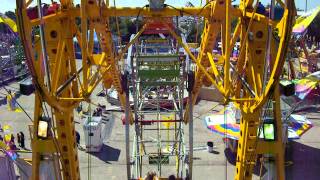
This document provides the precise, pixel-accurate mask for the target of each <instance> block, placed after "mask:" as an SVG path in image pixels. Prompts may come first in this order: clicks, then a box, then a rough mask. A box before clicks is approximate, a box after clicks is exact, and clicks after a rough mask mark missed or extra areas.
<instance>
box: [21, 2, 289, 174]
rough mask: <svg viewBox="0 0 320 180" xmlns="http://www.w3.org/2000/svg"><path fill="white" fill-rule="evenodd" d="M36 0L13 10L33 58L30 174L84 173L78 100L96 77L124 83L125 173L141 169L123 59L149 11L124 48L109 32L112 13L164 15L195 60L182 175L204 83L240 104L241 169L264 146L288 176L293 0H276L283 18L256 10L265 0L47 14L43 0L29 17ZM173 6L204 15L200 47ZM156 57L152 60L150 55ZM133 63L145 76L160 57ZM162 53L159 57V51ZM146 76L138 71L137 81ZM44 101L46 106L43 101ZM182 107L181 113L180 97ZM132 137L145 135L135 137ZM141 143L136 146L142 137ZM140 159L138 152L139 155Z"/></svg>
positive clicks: (85, 6) (157, 18)
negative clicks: (286, 117)
mask: <svg viewBox="0 0 320 180" xmlns="http://www.w3.org/2000/svg"><path fill="white" fill-rule="evenodd" d="M31 2H32V0H29V1H25V0H17V11H16V12H17V15H18V16H17V17H18V29H19V33H20V36H21V39H22V42H23V45H24V51H25V54H26V59H27V64H28V67H29V70H30V72H31V75H32V78H33V83H34V86H35V88H36V92H35V111H34V121H33V122H34V124H33V138H32V150H33V154H32V179H40V177H44V176H50V175H54V177H50V178H53V179H80V172H79V158H78V155H77V148H76V142H75V126H74V116H73V110H74V108H76V107H77V106H78V104H79V103H80V102H81V101H87V102H90V95H91V94H92V92H93V90H94V89H95V88H96V87H97V85H98V84H99V83H103V85H104V86H105V87H106V88H107V89H108V88H110V87H111V86H114V87H115V89H116V90H117V91H118V96H119V100H120V103H121V106H122V107H123V109H124V110H125V112H126V116H125V117H126V120H125V129H126V158H127V176H128V179H136V178H140V177H141V174H139V170H138V171H136V172H138V173H136V174H135V175H133V174H132V171H131V165H132V162H131V161H130V156H129V152H130V149H129V147H130V145H129V135H130V134H129V125H130V124H134V122H137V121H142V119H141V118H140V120H139V117H137V115H138V114H139V112H137V111H139V109H138V108H137V105H138V104H137V105H135V106H134V111H132V110H131V108H130V104H129V103H128V102H129V101H128V99H129V88H128V78H127V75H126V73H125V71H124V70H123V69H122V67H121V66H120V65H119V61H120V60H121V59H122V58H123V55H124V54H125V53H126V52H127V50H128V48H129V47H130V46H132V45H133V44H134V43H136V42H137V41H138V39H139V37H140V36H141V34H142V33H143V32H144V31H145V29H146V28H147V27H148V26H149V24H150V23H149V22H148V21H146V22H145V24H144V25H143V26H142V28H141V29H140V30H139V31H138V32H137V33H136V35H135V36H134V37H133V38H131V41H130V42H129V43H128V44H127V45H126V46H125V47H124V48H123V49H121V50H120V51H116V50H115V47H114V46H113V41H112V36H111V30H110V18H111V17H121V16H141V17H148V18H150V19H152V20H153V21H154V22H160V23H162V24H163V25H164V26H165V28H166V29H167V30H168V32H169V33H170V35H171V36H172V37H173V38H174V39H175V40H176V42H177V43H178V44H179V45H180V46H181V47H183V48H184V50H185V52H186V54H187V55H188V56H189V57H190V59H191V60H192V61H193V63H194V64H195V65H196V69H195V71H192V70H190V68H187V69H186V72H187V74H188V75H187V76H188V78H187V79H186V81H188V88H187V89H188V91H189V100H188V103H187V105H186V109H185V112H184V115H180V116H179V118H181V117H183V121H184V122H185V123H187V124H189V154H188V157H189V159H188V166H189V168H188V173H187V174H185V176H184V177H188V178H189V179H191V178H192V158H193V157H192V151H193V147H192V146H193V145H192V142H193V141H192V133H193V119H192V109H193V105H194V103H195V101H196V98H197V96H198V94H199V90H200V88H201V87H202V86H203V85H211V84H212V85H214V86H215V87H216V88H217V89H218V90H219V92H220V93H221V94H222V95H223V96H224V98H225V103H226V104H227V103H228V102H230V101H232V102H233V103H234V105H235V106H236V107H237V108H239V109H240V110H241V120H240V128H241V130H240V137H239V143H238V147H237V148H238V149H237V157H236V176H235V179H251V178H252V170H253V166H254V165H255V164H256V161H257V156H258V154H262V155H266V154H268V157H270V156H272V157H274V159H275V162H276V167H277V168H276V172H277V173H276V174H277V179H285V175H284V144H283V138H282V122H281V113H280V104H279V103H280V101H279V93H278V92H279V91H278V88H279V87H278V83H279V77H280V75H281V73H282V67H283V65H284V62H285V55H286V51H287V47H288V43H289V39H290V33H291V31H292V24H293V18H294V16H295V7H294V1H293V0H286V1H281V0H277V3H278V4H279V5H280V6H281V7H282V8H283V10H284V12H283V15H282V16H281V18H280V19H278V20H275V19H273V18H272V16H271V17H270V18H269V17H266V16H265V15H263V14H259V12H258V11H257V8H258V5H259V1H254V0H241V1H240V5H239V7H235V6H233V5H232V4H231V0H216V1H207V3H206V4H205V5H204V6H203V7H187V8H176V7H172V6H170V5H166V4H163V2H162V1H157V2H155V1H152V0H151V1H150V5H146V6H144V7H142V8H133V7H111V6H109V1H101V0H100V1H98V0H81V4H80V6H75V5H74V3H73V1H71V0H61V1H60V6H57V5H56V4H55V5H54V8H52V9H53V10H52V11H53V12H52V13H50V14H48V15H45V16H44V14H43V12H42V8H41V6H38V16H33V17H30V16H28V13H27V12H28V8H29V6H30V4H31ZM38 2H39V1H38ZM161 2H162V3H161ZM175 16H199V17H202V18H203V19H204V21H205V26H204V30H203V34H202V39H201V45H200V52H199V54H198V56H197V57H195V56H194V55H193V54H192V53H191V51H190V49H189V47H188V45H187V44H186V43H185V42H184V41H183V40H182V38H181V37H180V35H179V34H178V33H177V32H176V31H175V29H173V28H172V27H171V26H170V25H169V24H168V22H167V21H165V19H166V18H168V17H175ZM76 19H80V20H81V25H80V26H77V25H76ZM233 19H237V25H236V27H235V29H231V21H232V20H233ZM36 27H37V28H38V29H39V33H38V34H37V33H35V31H34V30H35V29H36ZM88 32H89V33H88ZM94 32H95V33H96V34H97V36H98V40H99V42H100V44H101V52H102V53H99V54H96V53H94V51H93V43H94V42H93V34H94ZM73 37H76V38H77V40H78V42H79V45H80V48H81V55H82V60H81V63H77V61H76V59H75V56H74V54H75V52H74V46H73ZM219 40H220V41H221V47H222V54H214V53H212V50H213V48H214V47H215V45H216V43H217V41H219ZM238 40H240V52H239V57H238V59H237V61H236V62H230V56H231V51H232V49H233V47H234V46H235V43H236V42H237V41H238ZM157 62H158V61H157V60H156V61H155V62H154V63H155V64H156V63H157ZM136 63H137V64H136V66H135V68H136V69H134V73H135V78H136V80H137V81H138V82H139V78H140V79H141V78H143V67H142V66H144V65H145V64H144V63H147V65H146V66H147V68H149V70H153V69H152V67H153V66H154V65H152V63H153V62H152V63H151V62H147V61H144V60H143V58H141V56H139V55H137V57H136ZM139 63H140V64H139ZM148 63H149V64H148ZM159 63H162V61H161V60H159ZM139 65H141V66H139ZM139 67H141V68H142V69H139ZM150 68H151V69H150ZM141 70H142V71H141ZM139 71H140V72H139ZM179 71H180V70H179ZM141 72H142V74H141ZM141 75H142V76H141ZM148 78H150V76H148ZM158 83H159V82H158ZM144 85H145V84H143V83H142V81H141V83H140V84H139V83H138V84H137V87H139V86H144ZM155 86H158V84H156V85H155ZM137 87H135V88H137ZM135 88H134V89H135ZM137 90H138V89H135V91H136V94H135V96H137V95H138V94H139V93H138V91H137ZM180 91H181V90H180ZM266 104H267V105H266ZM270 104H272V107H273V108H272V113H271V114H273V116H272V117H273V118H272V119H271V121H270V119H269V120H268V121H266V119H265V118H264V117H265V113H266V110H264V107H266V106H267V107H270ZM48 105H49V106H50V109H49V110H47V108H46V106H48ZM179 108H180V110H179V112H180V113H181V110H182V105H181V106H179ZM132 112H135V113H134V114H133V113H132ZM158 116H159V115H158ZM268 117H270V116H268ZM178 120H179V119H178ZM181 120H182V119H181ZM135 124H136V125H137V123H135ZM158 127H159V126H158ZM264 127H275V128H274V129H275V132H274V133H275V134H274V136H273V137H274V138H272V139H271V140H270V139H268V138H264V139H261V138H260V137H259V134H260V131H261V129H262V130H264ZM136 132H139V131H137V130H136ZM190 133H191V134H190ZM266 140H269V141H266ZM136 141H137V142H138V141H139V137H137V138H136ZM140 149H141V148H140ZM136 151H139V150H138V146H137V149H136ZM159 152H160V151H159ZM157 155H159V153H157ZM160 157H161V156H160ZM157 158H159V156H157ZM157 158H155V159H157ZM136 159H137V160H138V159H140V157H138V156H137V158H136ZM48 162H49V163H48ZM136 163H137V162H136ZM47 164H50V165H51V167H52V168H51V170H52V171H50V172H51V174H50V173H47V172H43V171H42V169H43V167H44V166H46V165H47ZM140 166H141V165H140ZM137 167H138V166H137ZM180 174H181V173H180ZM177 175H179V172H177ZM184 177H182V176H179V178H184ZM48 178H49V177H48Z"/></svg>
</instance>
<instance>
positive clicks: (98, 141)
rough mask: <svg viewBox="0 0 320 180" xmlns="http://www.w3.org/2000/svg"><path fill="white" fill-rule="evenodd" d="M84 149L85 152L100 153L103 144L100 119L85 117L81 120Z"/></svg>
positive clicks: (97, 117)
mask: <svg viewBox="0 0 320 180" xmlns="http://www.w3.org/2000/svg"><path fill="white" fill-rule="evenodd" d="M83 122H84V123H83V131H84V140H85V148H86V151H87V152H100V151H101V148H102V144H103V137H102V117H101V116H92V117H90V116H85V117H84V118H83Z"/></svg>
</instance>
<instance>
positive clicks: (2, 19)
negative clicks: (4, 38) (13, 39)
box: [0, 13, 18, 33]
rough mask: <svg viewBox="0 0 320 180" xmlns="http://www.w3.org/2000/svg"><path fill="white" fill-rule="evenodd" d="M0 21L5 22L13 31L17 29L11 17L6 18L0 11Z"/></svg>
mask: <svg viewBox="0 0 320 180" xmlns="http://www.w3.org/2000/svg"><path fill="white" fill-rule="evenodd" d="M0 23H5V24H6V25H8V26H9V27H10V29H11V30H12V31H13V32H15V33H16V32H17V31H18V29H17V24H16V23H15V22H14V21H13V20H12V19H10V18H8V17H7V16H5V15H3V14H1V13H0Z"/></svg>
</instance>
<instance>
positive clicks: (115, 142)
mask: <svg viewBox="0 0 320 180" xmlns="http://www.w3.org/2000/svg"><path fill="white" fill-rule="evenodd" d="M7 88H9V89H11V90H18V89H17V88H18V84H17V83H13V84H11V85H10V86H9V87H7ZM98 91H99V89H97V91H96V92H95V93H94V94H93V95H92V99H93V101H95V102H96V101H98V102H99V103H101V104H106V105H107V107H111V105H110V104H108V103H107V102H106V101H105V99H104V98H101V97H97V96H95V95H96V94H97V92H98ZM0 94H1V96H4V95H5V94H6V93H5V91H4V90H3V89H2V88H0ZM2 94H3V95H2ZM18 102H19V103H20V104H21V106H22V107H23V108H24V109H25V111H26V112H27V113H28V114H29V115H30V116H31V117H33V107H34V95H30V96H20V98H19V99H18ZM213 107H215V108H214V109H212V108H213ZM222 108H223V106H222V105H219V104H218V103H217V102H209V101H200V102H199V104H197V105H196V106H195V108H194V147H195V148H197V147H199V149H201V147H204V146H206V143H207V141H213V142H214V144H215V146H216V147H215V149H214V150H215V153H208V152H207V151H206V150H197V151H195V152H194V166H193V177H194V179H196V180H211V179H217V180H224V179H226V180H229V179H230V180H231V179H234V174H235V166H234V165H235V161H234V156H233V155H232V154H230V153H229V152H228V151H226V150H225V144H224V142H223V141H222V136H220V135H218V134H215V133H212V132H210V131H209V130H208V129H207V128H206V126H205V124H204V121H203V117H204V116H205V115H206V114H208V113H210V112H215V111H219V110H220V109H222ZM299 113H300V114H305V115H306V116H307V117H308V118H309V119H310V120H311V121H312V122H313V124H314V127H313V128H311V129H310V130H309V131H307V132H306V133H305V134H304V135H303V136H302V138H301V139H299V140H295V141H293V142H291V143H290V144H289V145H288V146H289V147H290V149H289V150H288V151H287V159H288V160H290V161H292V162H293V163H291V164H289V165H288V166H287V167H286V174H287V178H286V179H290V180H300V179H306V180H317V179H319V177H320V140H319V135H320V134H319V132H320V116H319V114H320V109H319V108H314V109H311V110H309V111H308V112H306V111H302V112H299ZM75 114H76V113H75ZM120 116H121V113H119V112H114V117H115V119H114V122H112V127H110V131H111V132H109V137H108V138H106V139H105V140H104V145H103V148H102V151H101V152H100V153H86V152H84V151H79V160H80V173H81V179H94V180H100V179H101V180H102V179H111V180H113V179H117V180H119V179H120V180H124V179H126V159H125V135H124V134H125V129H124V126H123V125H122V123H121V120H120ZM75 121H76V129H77V130H78V131H79V132H80V136H81V140H80V141H81V142H80V144H82V145H84V138H83V137H84V135H83V130H82V122H81V120H80V118H79V117H78V115H77V114H76V115H75ZM0 124H1V125H2V126H3V125H4V124H9V125H11V126H12V133H13V134H17V133H18V132H19V131H22V132H24V134H25V136H26V148H27V149H31V148H30V136H29V131H28V125H30V124H32V122H31V121H30V120H29V119H28V117H27V116H26V115H25V114H24V113H23V112H12V111H8V109H7V105H1V106H0ZM130 133H131V135H132V136H133V127H131V129H130ZM132 136H131V137H132ZM185 140H186V144H188V125H186V126H185ZM130 143H131V144H132V138H131V139H130ZM20 155H21V157H25V158H30V157H31V154H20ZM226 155H227V156H226ZM174 168H175V164H174V163H173V162H170V163H169V164H168V165H166V167H164V169H165V170H167V171H168V174H170V173H171V172H173V169H174ZM144 169H145V171H148V170H152V169H154V170H156V166H152V165H149V164H147V163H146V164H144ZM266 173H268V172H266ZM0 179H1V178H0ZM253 179H259V177H258V176H257V175H254V178H253ZM267 179H268V178H267Z"/></svg>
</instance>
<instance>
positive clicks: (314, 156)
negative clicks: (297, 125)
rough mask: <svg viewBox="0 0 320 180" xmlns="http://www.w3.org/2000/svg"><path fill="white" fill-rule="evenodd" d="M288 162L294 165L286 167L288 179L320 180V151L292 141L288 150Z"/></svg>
mask: <svg viewBox="0 0 320 180" xmlns="http://www.w3.org/2000/svg"><path fill="white" fill-rule="evenodd" d="M286 161H292V163H293V164H291V165H289V166H287V167H286V179H288V180H289V179H290V180H300V179H305V180H318V179H320V149H318V148H314V147H311V146H307V145H304V144H301V143H299V142H295V141H291V142H290V144H289V147H288V148H287V152H286Z"/></svg>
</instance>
